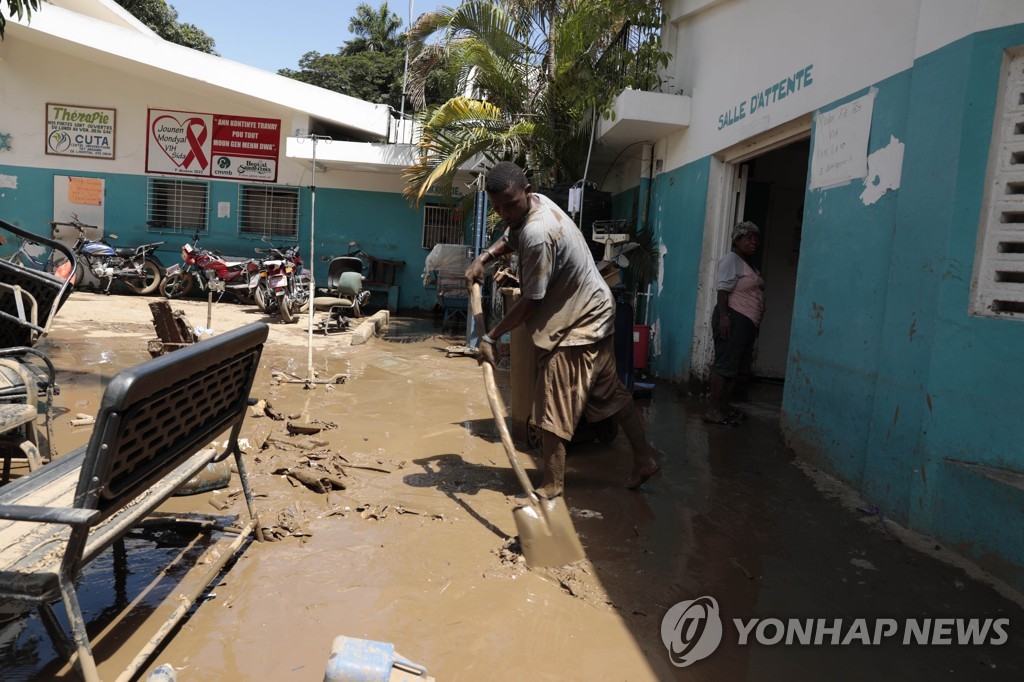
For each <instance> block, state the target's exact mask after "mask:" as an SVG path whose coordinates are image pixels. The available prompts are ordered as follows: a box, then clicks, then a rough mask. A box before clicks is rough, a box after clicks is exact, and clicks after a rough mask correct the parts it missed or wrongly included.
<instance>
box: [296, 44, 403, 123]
mask: <svg viewBox="0 0 1024 682" xmlns="http://www.w3.org/2000/svg"><path fill="white" fill-rule="evenodd" d="M404 61H405V53H404V52H401V51H398V50H390V51H387V52H357V53H354V54H345V53H342V52H339V53H337V54H324V55H322V54H320V53H319V52H307V53H306V54H304V55H303V56H302V58H301V59H300V60H299V68H298V69H296V70H293V69H280V70H279V71H278V73H279V74H280V75H282V76H287V77H289V78H294V79H295V80H299V81H302V82H303V83H309V84H310V85H316V86H317V87H321V88H325V89H327V90H333V91H334V92H340V93H342V94H345V95H350V96H352V97H357V98H359V99H361V100H365V101H367V102H374V103H377V104H388V105H390V106H392V107H394V108H396V109H397V108H399V107H400V105H401V101H402V100H401V98H402V69H403V66H404Z"/></svg>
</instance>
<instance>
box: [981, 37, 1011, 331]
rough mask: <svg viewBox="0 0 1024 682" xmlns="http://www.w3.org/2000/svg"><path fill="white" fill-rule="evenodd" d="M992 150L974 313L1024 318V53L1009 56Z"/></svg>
mask: <svg viewBox="0 0 1024 682" xmlns="http://www.w3.org/2000/svg"><path fill="white" fill-rule="evenodd" d="M999 93H1000V98H999V101H998V102H997V104H996V120H995V125H994V126H993V130H992V144H991V147H990V152H989V168H988V182H987V184H986V192H985V203H984V205H983V206H982V213H981V225H980V228H979V231H980V235H979V248H978V254H977V256H976V258H975V265H974V281H973V284H972V288H973V292H972V294H973V296H972V301H971V312H972V313H973V314H975V315H984V316H992V317H1006V318H1014V319H1024V50H1022V49H1021V48H1018V49H1017V50H1015V51H1013V52H1011V53H1008V54H1007V56H1006V58H1005V59H1004V61H1003V69H1002V74H1001V78H1000V83H999Z"/></svg>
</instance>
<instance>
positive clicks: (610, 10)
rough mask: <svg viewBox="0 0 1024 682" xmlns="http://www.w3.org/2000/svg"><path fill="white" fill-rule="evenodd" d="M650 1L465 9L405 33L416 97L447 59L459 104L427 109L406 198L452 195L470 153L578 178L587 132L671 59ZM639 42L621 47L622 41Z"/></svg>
mask: <svg viewBox="0 0 1024 682" xmlns="http://www.w3.org/2000/svg"><path fill="white" fill-rule="evenodd" d="M663 19H664V17H663V13H662V12H661V3H660V2H659V1H657V0H636V1H634V2H621V0H464V1H463V2H462V4H461V5H459V6H458V7H456V8H451V7H441V8H439V9H438V10H437V11H435V12H431V13H428V14H425V15H423V16H421V17H420V19H419V20H418V21H417V22H416V24H415V25H414V26H413V27H412V29H411V30H410V34H409V43H410V45H411V46H412V49H413V51H414V54H415V58H414V60H413V62H412V64H413V68H412V73H413V78H412V81H411V89H412V99H413V102H414V103H415V104H416V105H419V106H423V105H425V104H426V101H425V98H424V95H423V93H424V89H423V87H424V84H425V83H426V82H427V81H426V78H427V77H428V76H429V74H430V73H431V72H432V70H433V69H434V68H435V67H436V65H437V64H439V63H441V62H442V61H443V60H447V63H448V68H449V69H450V72H451V73H453V74H455V75H456V87H455V90H456V91H457V92H459V93H461V95H459V96H457V97H454V98H452V99H450V100H448V101H446V102H444V103H443V104H441V105H439V106H437V107H430V108H428V109H426V110H425V111H423V112H422V113H421V114H420V116H419V119H420V123H421V124H422V126H423V135H422V139H421V142H420V143H419V157H418V159H417V162H416V163H415V164H414V165H412V166H410V167H409V168H407V169H406V173H405V177H406V180H407V181H408V184H407V186H406V196H407V198H409V199H410V200H411V201H413V202H417V201H419V200H420V199H422V197H423V196H424V195H425V194H426V193H427V192H428V191H429V190H430V189H431V188H432V187H434V186H435V185H436V186H437V188H438V189H439V190H440V191H441V192H442V193H443V194H448V193H449V192H450V190H451V183H452V180H453V178H454V176H455V173H456V171H457V170H458V169H459V167H461V166H462V165H463V164H464V163H465V162H466V161H468V160H470V159H471V158H473V157H474V156H476V155H481V156H483V157H484V158H485V159H486V160H487V161H488V162H489V163H493V162H495V161H498V160H501V159H510V160H515V161H517V162H519V163H521V164H522V165H524V167H526V168H527V170H528V171H530V172H531V173H532V175H533V179H534V182H535V184H538V185H544V184H551V183H557V182H567V181H568V182H572V181H575V180H578V179H579V178H580V177H582V174H583V172H584V167H585V165H586V157H587V153H588V151H589V146H590V139H591V131H592V129H593V126H594V125H596V120H597V117H598V116H601V115H604V114H605V112H607V110H608V108H609V106H610V104H611V103H612V101H613V99H614V97H615V95H616V94H617V93H618V92H619V91H621V90H622V88H624V87H627V86H630V87H638V86H639V87H644V88H647V89H649V88H650V87H651V86H652V85H655V84H657V82H658V75H657V74H658V69H659V68H662V67H664V66H665V65H666V64H667V62H668V54H667V53H665V52H664V51H662V50H661V48H660V43H659V42H658V36H657V30H658V29H660V27H661V25H662V22H663ZM627 35H628V36H632V37H635V38H637V40H634V41H633V44H630V45H628V49H623V47H624V45H623V40H622V38H623V36H627Z"/></svg>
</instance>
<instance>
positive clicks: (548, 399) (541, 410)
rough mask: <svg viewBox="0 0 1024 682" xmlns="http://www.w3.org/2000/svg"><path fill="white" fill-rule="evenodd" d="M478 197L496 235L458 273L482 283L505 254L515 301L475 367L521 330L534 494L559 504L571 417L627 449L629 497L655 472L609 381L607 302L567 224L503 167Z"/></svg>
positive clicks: (639, 431)
mask: <svg viewBox="0 0 1024 682" xmlns="http://www.w3.org/2000/svg"><path fill="white" fill-rule="evenodd" d="M485 189H486V191H487V196H488V198H489V199H490V202H491V205H492V206H493V207H494V210H495V212H496V213H497V214H498V216H499V217H500V218H501V221H502V223H503V224H504V225H505V226H506V228H507V229H506V231H505V233H504V234H503V235H502V237H501V238H500V239H498V241H496V242H495V243H494V244H492V245H491V246H490V248H488V249H486V250H485V251H484V252H483V253H481V254H480V255H479V256H478V257H477V258H476V259H475V260H474V261H473V263H472V264H471V265H470V266H469V269H467V270H466V281H467V283H468V284H470V285H472V283H473V282H482V281H483V276H484V265H486V264H487V263H489V262H490V261H491V260H494V259H496V258H501V257H502V256H505V255H506V254H511V253H513V252H515V253H517V254H518V256H519V279H520V284H521V288H522V296H521V297H520V299H519V300H518V301H517V302H516V303H515V304H514V305H513V306H512V307H511V308H509V310H508V311H507V312H506V314H505V316H504V317H503V318H502V319H501V320H500V321H499V322H498V324H497V325H495V326H494V327H493V328H492V329H490V330H489V331H488V332H487V333H486V334H484V335H483V337H481V343H480V349H479V351H480V352H479V355H478V361H479V362H481V363H483V362H489V363H491V364H492V365H493V364H494V343H495V340H496V339H500V338H501V337H502V335H504V334H505V333H507V332H509V331H511V330H512V329H515V328H516V327H518V326H519V325H520V324H525V325H526V328H527V330H528V331H529V332H530V336H531V337H532V340H533V344H534V345H535V346H536V347H537V350H538V351H539V357H538V360H537V370H538V373H537V385H536V386H535V389H534V403H533V418H534V421H535V423H536V424H537V425H538V426H539V427H540V429H541V449H542V452H543V455H544V482H543V484H542V485H543V487H542V489H541V492H542V493H543V494H545V495H546V496H548V497H554V496H557V495H561V494H562V492H563V490H564V480H565V444H566V443H567V442H568V441H570V440H571V439H572V436H573V432H574V431H575V430H576V425H577V423H578V422H579V420H580V418H581V417H582V416H584V415H586V417H587V419H588V420H589V421H591V422H592V423H596V422H598V421H601V420H603V419H607V418H610V417H614V418H615V419H616V420H617V421H618V423H619V425H620V427H621V428H622V430H623V432H624V433H625V434H626V437H627V438H628V439H629V444H630V446H631V447H632V449H633V469H632V471H631V473H630V476H629V478H628V479H627V481H626V487H627V488H629V489H630V490H635V489H637V488H639V487H640V486H641V485H643V484H644V482H646V481H647V479H649V478H650V477H651V476H653V475H654V474H655V473H656V472H657V471H658V470H659V469H660V468H661V465H660V464H659V463H658V458H657V454H658V451H657V450H655V449H654V448H653V447H652V446H651V445H650V444H649V443H648V442H647V438H646V436H645V434H644V429H643V426H642V424H641V423H640V417H639V416H638V415H637V413H636V410H635V409H634V407H633V398H632V396H631V395H630V394H629V392H627V391H626V388H625V386H623V385H622V382H621V381H619V378H618V374H617V372H616V368H615V352H614V345H613V332H614V317H615V301H614V299H613V298H612V293H611V290H610V289H609V288H608V285H607V283H605V281H604V278H603V277H601V274H600V273H599V272H598V269H597V265H596V264H595V263H594V260H593V258H592V256H591V253H590V248H589V247H588V246H587V242H586V239H585V238H584V236H583V233H582V232H580V230H579V228H577V227H576V225H575V223H573V221H572V219H570V218H569V216H568V215H566V214H565V213H564V212H563V211H562V210H561V209H560V208H559V207H558V206H557V205H556V204H555V203H554V202H552V201H551V200H550V199H548V198H547V197H545V196H543V195H540V194H534V193H533V191H532V188H531V186H530V184H529V182H528V181H527V179H526V174H525V173H524V172H523V170H522V169H521V168H519V166H517V165H515V164H514V163H510V162H507V161H503V162H501V163H498V164H496V165H495V166H494V167H493V168H491V170H490V171H489V172H488V173H487V181H486V184H485Z"/></svg>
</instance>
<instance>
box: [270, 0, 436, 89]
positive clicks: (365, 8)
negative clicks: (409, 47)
mask: <svg viewBox="0 0 1024 682" xmlns="http://www.w3.org/2000/svg"><path fill="white" fill-rule="evenodd" d="M401 28H402V21H401V19H399V18H398V17H397V16H396V15H395V14H394V13H393V12H392V11H391V10H390V9H388V4H387V2H383V3H381V6H380V7H379V8H378V9H376V10H375V9H373V8H372V7H371V6H370V5H368V4H365V3H363V4H361V5H359V6H358V7H357V8H356V14H355V16H353V17H352V19H351V20H350V21H349V25H348V30H349V31H350V32H351V33H352V35H353V36H355V37H354V38H352V39H351V40H349V41H347V42H345V44H344V45H342V46H341V47H340V48H339V50H338V52H337V53H335V54H320V53H319V52H307V53H306V54H304V55H303V56H302V58H301V59H300V60H299V65H298V68H297V69H279V70H278V73H279V74H280V75H282V76H287V77H288V78H294V79H295V80H299V81H302V82H303V83H309V84H310V85H316V86H318V87H321V88H325V89H327V90H333V91H334V92H340V93H342V94H345V95H350V96H352V97H357V98H359V99H362V100H365V101H367V102H375V103H377V104H387V105H389V106H391V107H392V108H394V109H401V108H402V81H403V77H404V69H405V37H404V36H403V35H402V34H401V33H400V31H401ZM444 66H445V65H444V64H443V63H442V64H441V66H440V67H439V68H436V69H435V70H434V72H433V73H432V74H430V75H429V76H428V77H427V78H426V79H425V83H424V85H423V87H422V91H423V93H422V99H423V100H424V101H425V102H429V103H439V102H443V101H445V100H447V99H448V97H449V96H450V92H451V89H450V84H451V83H452V82H453V79H452V77H451V76H450V74H449V73H448V71H447V70H446V69H445V68H444Z"/></svg>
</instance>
